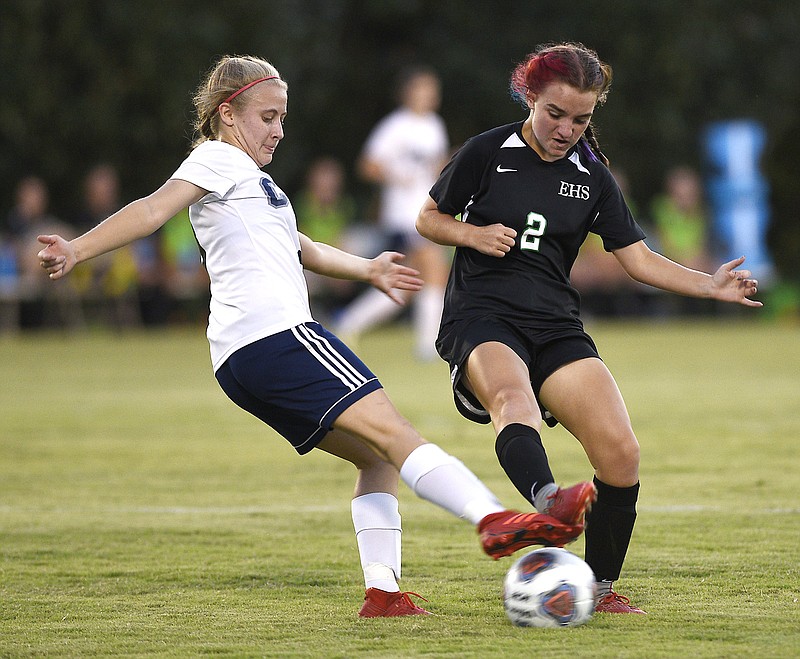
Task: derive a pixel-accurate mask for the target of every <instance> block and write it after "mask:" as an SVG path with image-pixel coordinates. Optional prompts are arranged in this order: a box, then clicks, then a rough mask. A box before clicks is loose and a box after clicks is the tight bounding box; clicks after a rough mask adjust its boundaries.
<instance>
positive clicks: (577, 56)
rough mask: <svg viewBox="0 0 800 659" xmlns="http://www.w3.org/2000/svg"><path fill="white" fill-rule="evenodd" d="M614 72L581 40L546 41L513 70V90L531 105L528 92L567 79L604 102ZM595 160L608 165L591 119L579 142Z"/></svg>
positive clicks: (515, 97)
mask: <svg viewBox="0 0 800 659" xmlns="http://www.w3.org/2000/svg"><path fill="white" fill-rule="evenodd" d="M612 77H613V74H612V70H611V67H610V66H609V65H608V64H606V63H604V62H602V61H601V60H600V58H599V57H598V56H597V53H596V52H594V51H593V50H591V49H590V48H587V47H586V46H584V45H583V44H579V43H560V44H546V45H542V46H539V47H538V48H536V50H535V51H534V52H532V53H531V54H530V55H528V57H526V58H525V60H524V61H523V62H521V63H520V64H518V65H517V67H516V68H515V69H514V71H513V72H512V73H511V80H510V84H509V87H510V91H511V96H512V98H514V100H515V101H517V102H519V103H521V104H522V105H524V106H525V107H526V108H527V107H528V94H529V93H534V94H538V93H539V92H541V91H542V89H544V88H545V87H546V86H547V85H548V84H550V83H551V82H553V81H559V82H564V83H566V84H568V85H570V86H571V87H574V88H575V89H577V90H579V91H582V92H594V93H595V94H597V104H598V105H602V104H603V103H604V102H605V100H606V97H607V96H608V88H609V87H610V86H611V80H612ZM579 145H580V147H581V148H582V149H583V151H584V153H586V155H587V156H588V157H590V158H591V159H592V160H600V161H601V162H603V163H604V164H606V165H608V159H607V158H606V157H605V155H603V152H602V151H600V145H599V144H598V143H597V138H596V137H595V135H594V129H593V126H592V124H591V123H590V124H589V125H588V126H587V127H586V131H585V132H584V134H583V137H581V141H580V143H579Z"/></svg>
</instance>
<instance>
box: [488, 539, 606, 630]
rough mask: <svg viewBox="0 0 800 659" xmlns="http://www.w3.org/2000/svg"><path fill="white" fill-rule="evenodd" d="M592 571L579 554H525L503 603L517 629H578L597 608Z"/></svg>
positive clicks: (550, 551) (557, 551) (508, 582)
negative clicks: (576, 627) (577, 626)
mask: <svg viewBox="0 0 800 659" xmlns="http://www.w3.org/2000/svg"><path fill="white" fill-rule="evenodd" d="M595 590H596V586H595V578H594V572H592V568H590V567H589V566H588V565H587V564H586V563H585V562H584V561H582V560H581V559H580V558H578V557H577V556H576V555H575V554H573V553H571V552H568V551H567V550H566V549H561V548H559V547H545V548H543V549H536V550H535V551H532V552H529V553H527V554H525V556H523V557H522V558H520V559H518V560H517V561H516V562H515V563H514V564H513V565H512V566H511V568H510V569H509V571H508V573H507V574H506V580H505V584H504V588H503V602H504V606H505V610H506V615H507V616H508V619H509V620H510V621H511V623H512V624H513V625H516V626H517V627H575V626H576V625H582V624H583V623H585V622H587V621H588V620H589V618H591V617H592V614H593V613H594V607H595Z"/></svg>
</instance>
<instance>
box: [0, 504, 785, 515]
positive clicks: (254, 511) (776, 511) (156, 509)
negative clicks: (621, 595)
mask: <svg viewBox="0 0 800 659" xmlns="http://www.w3.org/2000/svg"><path fill="white" fill-rule="evenodd" d="M409 503H411V502H409ZM415 503H416V502H415ZM347 511H349V506H345V505H332V504H327V505H322V504H312V505H300V506H298V505H294V506H287V505H276V506H103V507H97V508H92V507H87V506H74V507H68V506H58V507H53V508H48V507H32V506H19V507H17V506H9V505H0V513H14V512H17V513H19V512H26V513H113V514H119V513H122V514H136V515H267V514H270V513H331V512H347ZM638 511H639V512H640V513H662V514H663V513H666V514H683V513H709V512H714V513H725V512H729V513H733V512H735V511H734V510H732V509H731V508H728V507H725V506H704V505H696V506H694V505H674V506H639V508H638ZM751 512H752V514H758V515H797V514H800V508H764V509H763V510H758V511H751Z"/></svg>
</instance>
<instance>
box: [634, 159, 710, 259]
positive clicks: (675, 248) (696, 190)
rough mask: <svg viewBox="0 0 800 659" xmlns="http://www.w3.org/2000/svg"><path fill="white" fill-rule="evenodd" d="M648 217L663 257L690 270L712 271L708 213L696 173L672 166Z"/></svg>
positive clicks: (700, 183) (700, 181)
mask: <svg viewBox="0 0 800 659" xmlns="http://www.w3.org/2000/svg"><path fill="white" fill-rule="evenodd" d="M650 214H651V219H652V220H653V224H654V226H655V229H656V232H657V235H658V241H659V245H660V249H661V252H662V254H664V256H666V257H667V258H670V259H672V260H674V261H679V262H680V263H682V264H684V265H686V266H687V267H689V268H695V269H697V270H702V271H704V272H707V271H708V270H713V267H712V266H713V265H714V263H715V259H713V258H712V255H711V254H710V251H709V243H710V235H709V227H710V225H709V218H708V211H707V209H706V205H705V200H704V197H703V183H702V180H701V178H700V176H699V174H698V173H697V172H696V171H694V170H693V169H691V168H690V167H675V168H673V169H671V170H670V171H669V172H667V175H666V177H665V179H664V191H663V192H662V193H661V194H660V195H658V196H657V197H656V198H655V199H653V202H652V206H651V211H650Z"/></svg>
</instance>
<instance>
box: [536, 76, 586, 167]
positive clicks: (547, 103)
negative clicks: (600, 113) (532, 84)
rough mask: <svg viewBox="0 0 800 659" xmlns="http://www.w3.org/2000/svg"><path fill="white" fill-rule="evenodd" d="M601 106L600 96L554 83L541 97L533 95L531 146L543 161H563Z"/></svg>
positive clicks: (548, 86)
mask: <svg viewBox="0 0 800 659" xmlns="http://www.w3.org/2000/svg"><path fill="white" fill-rule="evenodd" d="M596 103H597V94H595V93H594V92H591V91H589V92H583V91H580V90H578V89H576V88H575V87H572V86H571V85H568V84H566V83H563V82H551V83H550V84H548V85H547V86H546V87H545V88H544V89H542V91H541V92H539V93H538V94H530V95H529V97H528V105H529V107H530V108H531V111H532V112H531V115H532V118H531V126H532V135H531V142H532V143H531V146H532V147H533V148H534V150H535V151H536V153H538V154H539V156H540V157H541V158H542V160H547V161H550V162H552V161H554V160H558V159H559V158H563V157H564V156H565V155H566V153H567V151H569V150H570V149H571V148H572V147H573V146H575V144H577V142H578V140H579V139H580V138H581V136H582V135H583V133H584V131H586V127H587V126H588V125H589V121H590V120H591V118H592V113H593V112H594V106H595V105H596Z"/></svg>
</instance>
